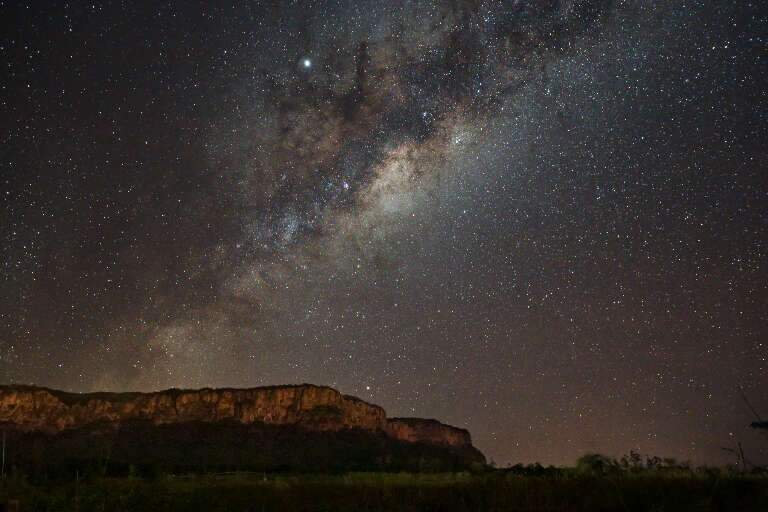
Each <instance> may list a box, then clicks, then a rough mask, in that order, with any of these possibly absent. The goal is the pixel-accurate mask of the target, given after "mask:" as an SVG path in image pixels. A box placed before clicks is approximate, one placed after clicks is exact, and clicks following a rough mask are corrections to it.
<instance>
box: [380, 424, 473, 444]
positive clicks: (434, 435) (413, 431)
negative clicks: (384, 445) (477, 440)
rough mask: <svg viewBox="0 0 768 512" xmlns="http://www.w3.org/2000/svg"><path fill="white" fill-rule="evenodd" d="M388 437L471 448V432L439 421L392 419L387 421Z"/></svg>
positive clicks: (412, 441)
mask: <svg viewBox="0 0 768 512" xmlns="http://www.w3.org/2000/svg"><path fill="white" fill-rule="evenodd" d="M386 433H387V435H388V436H390V437H392V438H395V439H399V440H400V441H408V442H411V443H415V442H421V443H430V444H441V445H447V446H471V445H472V438H471V436H470V435H469V431H467V430H464V429H463V428H457V427H452V426H450V425H445V424H443V423H440V422H439V421H437V420H429V419H422V418H390V419H388V420H387V426H386Z"/></svg>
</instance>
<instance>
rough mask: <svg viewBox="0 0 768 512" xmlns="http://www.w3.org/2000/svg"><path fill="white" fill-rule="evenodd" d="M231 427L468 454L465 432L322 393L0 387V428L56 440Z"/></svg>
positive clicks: (320, 389) (307, 389)
mask: <svg viewBox="0 0 768 512" xmlns="http://www.w3.org/2000/svg"><path fill="white" fill-rule="evenodd" d="M131 421H145V422H149V423H151V424H155V425H168V424H180V423H189V422H202V423H215V422H221V421H227V422H235V423H239V424H243V425H251V424H265V425H290V426H296V427H300V428H302V429H305V430H309V431H315V432H336V431H342V430H353V429H360V430H364V431H367V432H371V433H376V434H383V435H385V436H388V437H390V438H392V439H395V440H398V441H405V442H409V443H426V444H431V445H440V446H447V447H452V448H457V449H463V448H471V446H472V443H471V439H470V435H469V432H467V431H466V430H463V429H459V428H456V427H451V426H449V425H444V424H442V423H440V422H438V421H435V420H423V419H418V418H393V419H387V417H386V413H385V412H384V409H382V408H381V407H379V406H377V405H373V404H369V403H367V402H364V401H363V400H360V399H358V398H355V397H352V396H348V395H343V394H341V393H340V392H338V391H337V390H335V389H333V388H329V387H324V386H314V385H311V384H301V385H295V386H273V387H261V388H250V389H200V390H178V389H171V390H167V391H159V392H155V393H84V394H78V393H66V392H62V391H56V390H51V389H46V388H39V387H31V386H0V424H6V425H10V426H12V427H13V428H14V429H15V430H18V431H23V432H43V433H47V434H56V433H59V432H62V431H66V430H71V429H78V428H83V427H88V426H93V425H104V424H107V425H115V426H117V425H120V424H123V423H126V422H131Z"/></svg>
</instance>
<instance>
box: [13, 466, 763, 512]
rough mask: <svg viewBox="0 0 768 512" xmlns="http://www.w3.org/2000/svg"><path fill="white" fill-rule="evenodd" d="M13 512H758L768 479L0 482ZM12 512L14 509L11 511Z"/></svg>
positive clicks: (547, 473)
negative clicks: (11, 503) (12, 503)
mask: <svg viewBox="0 0 768 512" xmlns="http://www.w3.org/2000/svg"><path fill="white" fill-rule="evenodd" d="M9 499H10V500H14V501H17V502H18V510H19V511H60V512H66V511H78V512H79V511H83V512H86V511H110V512H120V511H185V512H192V511H229V512H234V511H273V510H274V511H336V512H344V511H355V512H359V511H422V510H424V511H442V510H445V511H459V512H460V511H538V510H546V511H612V510H617V511H659V512H661V511H679V510H680V511H685V510H691V511H745V512H746V511H761V510H768V475H766V474H764V473H761V472H754V473H740V472H736V471H732V470H722V469H696V470H689V469H679V468H678V469H672V470H663V471H662V470H647V469H644V470H639V471H615V472H614V471H608V472H605V471H602V470H597V471H595V468H594V467H589V466H588V467H584V466H583V465H581V466H579V467H577V468H542V467H541V466H526V467H523V466H516V467H513V468H507V469H496V470H493V469H486V470H483V471H477V472H460V473H343V474H323V475H312V474H274V473H273V474H269V473H232V474H204V475H200V474H199V475H172V474H167V475H156V476H155V477H152V478H145V477H135V476H129V477H120V478H115V477H103V476H102V477H99V476H87V477H82V476H77V477H73V478H71V479H68V480H62V479H56V480H50V481H32V480H30V479H28V478H23V477H21V476H18V475H17V476H16V477H11V478H8V479H6V480H5V481H4V482H2V483H0V503H4V502H7V501H8V500H9ZM14 507H15V505H14ZM0 510H2V507H0Z"/></svg>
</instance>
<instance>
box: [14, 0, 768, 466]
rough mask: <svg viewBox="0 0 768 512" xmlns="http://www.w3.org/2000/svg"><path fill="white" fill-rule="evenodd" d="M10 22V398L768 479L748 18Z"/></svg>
mask: <svg viewBox="0 0 768 512" xmlns="http://www.w3.org/2000/svg"><path fill="white" fill-rule="evenodd" d="M24 4H25V2H14V1H11V2H8V1H5V2H3V1H0V20H1V21H0V24H2V27H1V30H0V65H1V66H2V69H1V70H0V194H1V196H0V197H1V198H0V263H1V265H2V266H0V290H2V293H1V294H0V383H11V382H15V383H34V384H38V385H45V386H49V387H55V388H62V389H67V390H75V391H91V390H127V389H131V390H145V391H146V390H156V389H164V388H169V387H205V386H212V387H222V386H236V387H247V386H260V385H271V384H285V383H300V382H311V383H315V384H326V385H330V386H333V387H336V388H338V389H339V390H341V391H342V392H344V393H349V394H353V395H356V396H359V397H361V398H363V399H365V400H368V401H371V402H374V403H377V404H380V405H382V406H383V407H385V408H386V409H387V411H388V414H389V415H390V416H420V417H435V418H438V419H440V420H442V421H444V422H447V423H451V424H454V425H458V426H462V427H465V428H468V429H469V430H470V431H471V432H472V434H473V438H474V441H475V444H476V445H477V446H478V447H479V448H480V449H481V450H483V451H484V452H485V453H486V455H487V456H488V457H489V459H493V460H494V461H496V462H497V463H499V464H507V463H515V462H534V461H539V462H542V463H557V464H560V463H572V462H573V461H574V460H575V459H576V458H577V457H578V456H580V455H582V454H583V453H585V452H588V451H598V452H601V453H607V454H611V455H621V454H623V453H627V452H629V450H632V449H634V450H637V451H639V452H641V453H643V454H653V455H659V456H671V457H677V458H679V459H683V460H685V459H689V460H692V461H693V462H695V463H726V462H734V461H735V459H733V456H732V455H731V454H729V453H727V452H725V451H723V450H722V448H723V447H734V446H735V445H736V443H737V442H738V441H742V442H743V444H744V448H745V451H746V455H747V458H748V459H750V460H752V461H753V462H763V463H765V462H768V440H766V439H764V438H762V439H761V438H760V437H758V436H757V435H756V433H755V432H754V431H752V430H751V429H750V428H749V423H750V422H751V421H753V420H754V419H755V418H754V417H753V415H752V413H751V412H750V410H749V408H748V407H747V405H746V404H745V403H744V401H743V400H742V398H741V396H740V391H739V386H742V387H743V389H744V395H745V396H746V397H748V399H749V400H750V401H751V403H752V405H753V406H754V407H755V408H756V409H757V410H758V412H760V413H761V414H762V415H763V419H765V418H766V417H768V392H766V389H768V307H767V306H766V305H767V304H768V176H767V175H766V173H767V172H768V169H767V168H766V166H767V164H768V160H767V158H766V157H767V156H768V128H767V127H768V94H767V93H766V90H767V87H766V83H768V64H767V63H766V55H767V52H766V39H765V37H764V34H765V32H763V31H764V29H765V27H766V24H767V23H768V17H766V15H765V12H760V10H759V8H758V4H760V2H752V3H750V2H707V1H685V2H682V1H670V2H645V1H636V2H634V1H615V2H613V1H605V0H603V1H592V0H561V1H556V0H530V1H525V0H508V1H504V2H502V1H490V0H489V1H484V0H466V1H462V0H454V1H444V2H426V1H418V2H417V1H412V2H409V1H392V2H390V1H388V0H375V1H368V0H349V1H341V0H339V1H330V0H329V1H314V2H309V1H307V2H287V1H286V2H273V3H256V2H247V3H246V2H242V3H240V2H236V3H235V4H236V5H227V6H223V4H222V3H220V2H179V3H178V4H168V3H165V2H163V3H160V2H154V1H145V2H102V3H94V4H89V3H85V2H71V3H69V4H67V3H65V2H31V3H30V4H29V5H24ZM763 11H765V9H763Z"/></svg>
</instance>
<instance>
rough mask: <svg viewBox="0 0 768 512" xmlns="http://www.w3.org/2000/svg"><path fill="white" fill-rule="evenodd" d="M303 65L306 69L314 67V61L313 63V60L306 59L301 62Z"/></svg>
mask: <svg viewBox="0 0 768 512" xmlns="http://www.w3.org/2000/svg"><path fill="white" fill-rule="evenodd" d="M301 64H302V65H303V66H304V67H305V68H309V67H312V61H311V60H309V59H304V60H303V61H301Z"/></svg>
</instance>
